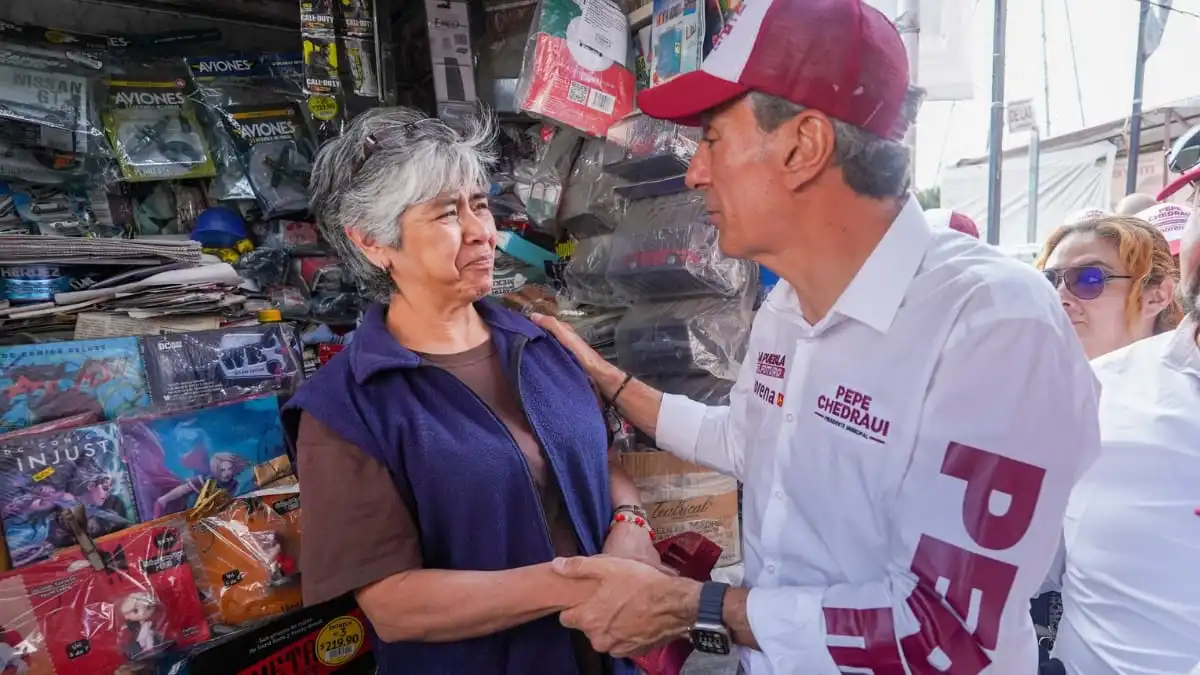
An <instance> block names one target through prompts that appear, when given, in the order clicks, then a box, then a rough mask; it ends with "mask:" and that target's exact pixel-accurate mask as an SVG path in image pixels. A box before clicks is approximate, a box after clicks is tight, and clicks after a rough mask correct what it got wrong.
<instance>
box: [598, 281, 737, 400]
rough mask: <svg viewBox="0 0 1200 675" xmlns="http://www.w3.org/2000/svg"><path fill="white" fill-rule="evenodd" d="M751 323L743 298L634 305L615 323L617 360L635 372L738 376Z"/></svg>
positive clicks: (729, 377)
mask: <svg viewBox="0 0 1200 675" xmlns="http://www.w3.org/2000/svg"><path fill="white" fill-rule="evenodd" d="M750 323H751V322H750V306H749V303H747V302H746V301H745V300H744V299H743V298H737V299H733V300H724V299H719V298H701V299H697V300H679V301H675V302H663V303H651V304H642V305H636V306H634V307H633V309H631V310H629V313H628V314H626V315H625V318H623V319H622V320H621V323H620V324H618V325H617V335H616V341H617V361H618V363H619V364H620V366H621V368H623V369H625V370H626V371H628V372H631V373H634V374H635V375H637V376H643V375H645V376H649V375H689V374H695V375H702V374H705V373H707V374H711V375H713V376H715V377H719V378H722V379H726V380H736V379H737V371H738V368H739V367H740V365H739V364H740V363H741V360H742V356H743V355H744V354H745V351H746V343H747V340H748V339H749V337H750Z"/></svg>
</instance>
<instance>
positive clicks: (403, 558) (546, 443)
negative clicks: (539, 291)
mask: <svg viewBox="0 0 1200 675" xmlns="http://www.w3.org/2000/svg"><path fill="white" fill-rule="evenodd" d="M493 135H494V133H493V129H492V126H491V125H490V123H489V122H488V121H487V120H486V119H482V118H481V119H475V120H472V121H470V123H469V124H468V126H467V128H466V130H465V131H463V132H459V131H455V130H454V129H451V128H450V127H449V126H447V125H446V124H445V123H444V122H442V121H441V120H438V119H436V118H430V117H426V116H425V115H422V114H421V113H418V112H416V111H413V110H409V109H405V108H392V109H380V110H373V111H370V112H368V113H366V114H364V115H362V116H361V117H358V118H356V119H355V120H354V121H353V122H352V123H351V125H350V127H349V129H347V131H346V134H345V135H344V136H342V137H341V138H338V139H336V140H333V141H331V142H330V143H328V144H327V145H326V146H325V147H323V148H322V149H321V152H320V153H319V154H318V156H317V160H316V163H315V166H314V169H313V178H312V186H311V190H312V196H311V207H312V212H313V213H314V215H315V216H316V218H317V220H318V223H319V225H320V228H321V231H322V233H323V235H324V236H325V238H326V239H327V240H328V241H329V242H330V243H331V244H332V245H333V246H334V247H335V248H336V249H337V252H338V254H339V255H340V256H341V257H342V259H343V260H344V261H345V262H346V264H347V265H348V266H349V269H350V270H351V271H352V272H353V273H354V275H355V276H356V277H357V278H358V281H359V282H360V283H361V284H362V286H363V287H364V288H366V289H367V291H368V292H369V293H370V294H371V295H372V296H373V299H374V300H376V301H377V302H376V304H374V305H373V306H372V307H371V308H370V309H368V310H367V312H366V314H365V316H364V318H363V320H362V323H361V325H360V326H359V327H358V329H357V331H356V332H355V338H354V341H353V342H352V343H351V344H350V345H349V346H348V347H347V348H346V350H345V351H344V352H343V353H342V354H340V355H339V356H338V357H337V358H335V359H333V360H332V361H330V362H329V363H328V364H327V365H326V366H324V367H322V368H321V370H320V371H318V372H317V374H316V376H315V377H313V378H312V380H311V381H310V382H308V383H307V384H306V385H305V386H304V387H302V388H301V389H300V391H299V392H297V394H296V396H295V397H294V398H293V399H292V400H291V401H290V402H289V404H288V406H287V409H286V412H285V415H286V416H287V419H288V422H289V427H290V428H291V429H293V430H294V432H295V436H294V438H295V447H296V454H297V467H298V473H299V474H300V476H301V477H302V480H303V481H304V483H303V484H304V510H303V515H302V525H303V528H304V538H305V542H306V545H305V547H304V548H303V551H302V555H301V569H302V570H303V576H302V579H303V590H304V600H305V602H306V603H308V604H313V603H319V602H323V601H325V600H328V599H330V598H333V597H336V596H338V595H341V594H343V593H347V592H351V591H353V592H354V593H355V594H356V596H357V599H358V603H359V605H360V606H361V607H362V609H363V611H364V612H365V613H366V615H367V618H368V619H369V620H370V621H369V623H370V625H371V628H372V633H373V635H374V637H375V640H374V642H375V644H374V651H375V655H376V658H377V660H378V663H379V672H380V673H383V674H384V675H388V674H397V675H398V674H400V673H404V674H405V675H421V674H423V673H429V674H431V675H432V674H433V673H470V674H471V675H489V674H495V675H527V674H529V673H539V674H545V675H557V674H563V675H574V674H576V673H580V674H585V675H591V674H593V673H625V672H632V666H631V665H630V664H628V663H627V662H620V661H613V660H612V659H609V658H607V657H605V656H602V655H599V654H597V653H596V652H594V651H593V650H592V649H591V646H590V645H589V643H588V642H587V640H586V638H584V637H583V636H582V634H580V633H577V632H574V631H570V630H568V629H566V628H564V627H562V626H561V625H560V624H559V622H558V620H557V616H556V615H557V613H558V612H560V611H562V610H564V609H567V608H570V607H573V606H574V605H576V604H577V603H579V602H582V601H583V600H585V599H586V598H587V597H588V596H589V594H590V593H591V592H592V590H593V589H592V586H591V584H590V582H586V581H576V580H570V579H565V578H563V577H562V576H560V575H558V574H555V573H554V571H552V569H551V561H552V560H553V559H554V558H555V557H567V556H575V555H593V554H597V553H601V552H603V553H608V554H613V555H619V556H623V557H627V558H634V559H638V560H642V561H644V562H646V563H648V564H658V563H659V560H658V556H657V553H656V552H655V550H654V547H653V532H652V531H651V530H650V528H649V525H647V524H646V520H645V512H644V511H643V510H642V508H641V506H640V503H639V500H638V490H637V488H636V487H635V486H634V485H633V483H632V482H631V481H630V480H629V478H628V476H626V475H625V474H624V473H623V472H622V471H621V470H620V468H619V466H618V465H616V464H613V463H610V461H609V454H608V446H609V439H608V428H607V426H606V423H605V418H604V414H603V412H602V410H601V408H600V406H599V405H598V404H597V399H596V394H595V393H594V389H593V388H592V386H591V383H590V381H589V380H588V378H587V376H586V375H585V374H584V372H583V369H582V368H581V367H580V365H579V363H578V362H577V361H576V360H575V358H574V357H573V356H572V355H571V354H570V353H569V352H568V351H567V350H566V349H564V348H563V347H562V346H561V345H560V344H559V343H558V342H557V341H556V340H555V339H554V338H553V337H551V336H550V335H548V334H547V333H545V332H544V331H543V330H542V329H541V328H539V327H537V326H536V325H534V324H533V323H532V322H531V321H529V320H528V319H526V318H525V317H524V316H522V315H520V314H518V313H515V312H511V311H509V310H506V309H503V308H502V307H500V306H498V305H497V304H494V301H491V300H486V299H485V296H487V295H488V293H489V291H490V290H491V286H492V265H493V261H494V260H495V254H496V253H495V249H496V227H495V223H494V222H493V219H492V214H491V212H490V211H489V210H488V200H487V185H488V173H487V166H488V163H489V162H490V161H491V159H492V157H491V154H490V152H491V151H490V146H491V143H492V140H493Z"/></svg>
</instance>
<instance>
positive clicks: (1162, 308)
mask: <svg viewBox="0 0 1200 675" xmlns="http://www.w3.org/2000/svg"><path fill="white" fill-rule="evenodd" d="M1036 265H1037V267H1038V269H1040V270H1042V271H1043V273H1045V275H1046V279H1047V280H1048V281H1050V283H1052V284H1054V286H1055V288H1057V289H1058V292H1059V295H1060V296H1061V297H1062V304H1063V309H1064V310H1066V312H1067V316H1069V317H1070V319H1071V324H1072V325H1073V326H1074V327H1075V333H1076V335H1078V336H1079V341H1080V342H1081V343H1083V350H1084V352H1086V353H1087V356H1088V358H1089V359H1094V358H1096V357H1097V356H1102V355H1104V354H1107V353H1109V352H1111V351H1114V350H1117V349H1120V348H1122V347H1125V346H1127V345H1130V344H1133V343H1134V342H1137V341H1138V340H1141V339H1143V338H1147V337H1150V336H1151V335H1157V334H1159V333H1162V332H1165V331H1169V330H1173V329H1174V328H1175V326H1176V325H1177V324H1178V323H1179V320H1180V318H1181V317H1182V316H1183V311H1182V309H1181V307H1180V305H1179V301H1178V300H1177V299H1176V298H1175V284H1176V282H1177V281H1178V279H1179V269H1178V267H1177V266H1176V264H1175V261H1174V259H1173V258H1172V256H1171V247H1170V245H1169V244H1167V240H1166V239H1165V238H1164V237H1163V235H1162V233H1161V232H1159V231H1158V230H1157V229H1155V228H1154V227H1153V226H1151V225H1150V224H1149V223H1147V222H1145V221H1143V220H1141V219H1139V218H1135V217H1132V216H1119V215H1112V216H1102V217H1099V218H1091V219H1087V220H1084V221H1082V222H1078V223H1073V224H1070V225H1064V226H1062V227H1060V228H1058V229H1057V230H1055V231H1054V232H1053V233H1051V235H1050V237H1049V238H1048V239H1046V243H1045V245H1044V246H1043V247H1042V252H1041V255H1039V256H1038V260H1037V263H1036Z"/></svg>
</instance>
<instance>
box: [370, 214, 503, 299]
mask: <svg viewBox="0 0 1200 675" xmlns="http://www.w3.org/2000/svg"><path fill="white" fill-rule="evenodd" d="M388 257H389V261H390V262H391V265H392V272H391V273H392V278H393V279H395V280H396V285H397V287H398V288H399V289H400V292H401V293H405V292H407V291H419V292H422V293H423V294H425V295H431V296H433V297H435V298H439V299H444V300H447V301H451V302H453V301H456V300H457V301H464V302H474V301H475V300H478V299H479V298H482V297H483V296H485V295H487V294H488V292H489V291H491V290H492V266H493V264H494V262H495V259H496V222H495V220H494V219H493V218H492V212H491V211H490V210H489V209H488V201H487V193H485V192H482V191H467V190H460V191H458V192H451V193H446V194H443V195H442V196H440V197H438V198H436V199H432V200H430V201H428V202H425V203H423V204H418V205H417V206H414V207H412V208H410V209H409V210H408V211H406V212H405V214H404V217H403V219H402V221H401V245H400V248H398V249H390V250H389V251H388Z"/></svg>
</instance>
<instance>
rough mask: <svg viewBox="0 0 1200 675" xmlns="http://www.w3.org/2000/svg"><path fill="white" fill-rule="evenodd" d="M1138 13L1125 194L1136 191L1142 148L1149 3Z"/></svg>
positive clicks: (1142, 6) (1143, 5) (1143, 3)
mask: <svg viewBox="0 0 1200 675" xmlns="http://www.w3.org/2000/svg"><path fill="white" fill-rule="evenodd" d="M1140 10H1141V11H1139V12H1138V38H1137V61H1135V62H1134V67H1133V111H1132V112H1131V113H1130V114H1129V148H1128V150H1129V157H1127V158H1126V161H1127V164H1126V165H1125V194H1127V195H1129V194H1133V193H1134V192H1136V191H1137V169H1138V155H1139V151H1140V150H1141V148H1142V84H1143V81H1144V80H1145V78H1146V21H1147V20H1148V19H1149V18H1150V3H1148V2H1146V0H1141V7H1140Z"/></svg>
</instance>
